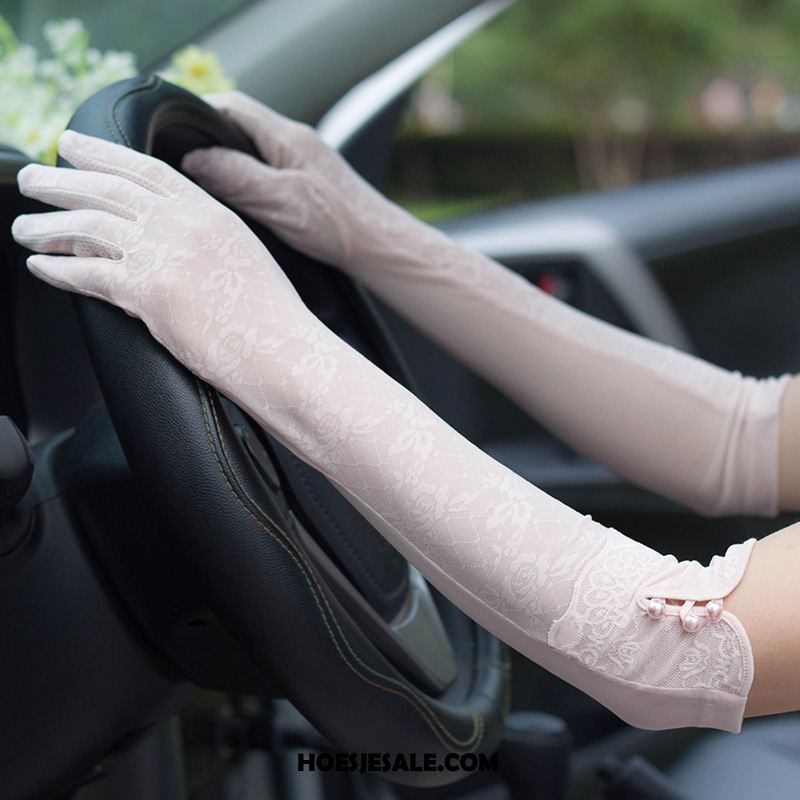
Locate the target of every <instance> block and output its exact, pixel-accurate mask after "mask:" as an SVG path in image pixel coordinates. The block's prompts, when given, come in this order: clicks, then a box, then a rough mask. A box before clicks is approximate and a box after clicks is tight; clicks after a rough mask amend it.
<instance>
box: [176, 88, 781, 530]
mask: <svg viewBox="0 0 800 800" xmlns="http://www.w3.org/2000/svg"><path fill="white" fill-rule="evenodd" d="M208 100H209V101H210V102H211V103H212V104H213V105H215V106H216V107H217V108H218V109H219V110H221V111H222V112H223V113H225V114H227V115H228V116H229V117H230V118H231V119H232V120H233V121H234V122H236V123H237V124H238V125H239V126H240V127H241V128H242V129H243V130H244V131H246V132H247V133H248V134H249V135H250V137H251V138H252V139H253V141H254V142H255V144H256V146H257V147H258V149H259V150H260V152H261V154H262V155H263V157H264V159H265V160H266V161H268V162H269V164H270V165H271V166H266V165H264V164H262V163H261V162H258V161H256V160H255V159H253V158H251V157H249V156H247V155H244V154H243V153H239V152H234V151H232V150H225V149H221V148H211V149H208V150H197V151H195V152H194V153H190V154H189V155H188V156H187V157H186V158H185V159H184V162H183V167H184V169H185V170H186V171H187V172H189V173H190V174H191V175H192V176H193V177H194V178H195V179H196V180H197V181H198V182H199V183H200V184H201V185H203V186H204V187H205V188H206V189H208V191H210V192H211V193H212V194H214V195H217V196H218V197H221V198H222V199H224V200H225V201H226V202H227V203H229V204H230V205H232V206H234V207H235V208H237V209H239V210H240V211H242V212H244V213H246V214H247V215H249V216H251V217H252V218H253V219H256V220H259V221H261V222H263V223H265V224H266V225H267V226H269V227H270V228H272V229H273V230H274V231H275V232H276V233H277V234H278V235H280V236H281V237H283V238H284V239H285V240H286V241H288V242H289V243H290V244H292V245H293V246H294V247H296V248H298V249H299V250H301V251H304V252H305V253H307V254H309V255H312V256H314V257H316V258H318V259H320V260H321V261H323V262H326V263H329V264H333V265H335V266H338V267H340V268H342V269H343V270H344V271H345V272H347V273H349V274H350V275H352V276H354V277H356V278H358V279H359V280H361V281H362V282H363V283H364V284H365V285H366V286H367V287H368V288H369V289H371V290H372V291H373V292H374V293H375V294H376V295H377V296H379V297H380V298H381V299H382V300H384V301H385V302H386V303H387V304H388V305H390V306H392V307H393V308H394V309H395V310H397V311H398V312H399V313H400V314H402V315H404V316H405V317H406V318H407V319H409V320H410V321H411V322H412V323H414V324H415V325H416V326H417V327H418V328H420V329H421V330H423V331H424V332H426V333H427V334H428V335H429V336H430V337H431V338H432V339H434V340H435V341H437V342H438V343H439V344H441V345H442V346H443V347H444V348H446V349H448V350H449V351H450V352H452V353H453V354H454V355H455V356H456V357H457V358H459V359H460V360H461V361H463V362H464V363H465V364H467V365H469V366H470V367H471V368H473V369H474V370H475V371H476V372H478V373H479V374H481V375H482V376H483V377H484V378H486V379H487V380H488V381H490V382H491V383H493V384H495V385H496V386H497V387H498V388H500V389H501V390H502V391H504V392H505V393H506V394H507V395H508V396H509V397H511V398H512V399H513V400H515V401H516V402H517V403H518V404H519V405H520V406H521V407H522V408H524V409H525V410H527V411H528V412H529V413H530V414H531V415H533V416H534V417H535V418H536V419H538V420H539V421H540V422H542V423H543V424H544V425H546V426H547V427H548V428H549V429H550V430H551V431H553V432H554V433H555V434H556V435H557V436H559V437H560V438H561V439H562V440H563V441H565V442H567V443H568V444H569V445H571V446H572V447H573V448H575V449H576V450H578V451H579V452H582V453H584V454H586V455H588V456H590V457H591V458H593V459H595V460H596V461H598V462H600V463H602V464H605V465H606V466H608V467H609V468H610V469H611V470H612V471H614V472H616V473H617V474H618V475H620V476H622V477H624V478H626V479H627V480H629V481H631V482H633V483H635V484H639V485H641V486H644V487H646V488H648V489H651V490H653V491H655V492H658V493H660V494H663V495H665V496H667V497H670V498H672V499H674V500H677V501H679V502H681V503H684V504H686V505H688V506H690V507H691V508H693V509H695V510H697V511H700V512H702V513H704V514H707V515H724V514H737V513H748V514H761V515H767V516H771V515H774V514H776V513H777V512H778V510H779V509H778V457H779V418H780V404H781V399H782V395H783V392H784V389H785V387H786V384H787V382H788V380H789V376H788V375H787V376H783V377H782V378H778V379H772V378H771V379H766V380H756V379H755V378H752V377H743V376H742V375H741V374H740V373H738V372H728V371H726V370H723V369H720V368H718V367H715V366H712V365H711V364H709V363H707V362H705V361H702V360H700V359H698V358H694V357H692V356H690V355H687V354H685V353H682V352H679V351H676V350H674V349H673V348H671V347H666V346H664V345H661V344H657V343H655V342H653V341H650V340H647V339H644V338H642V337H640V336H637V335H635V334H631V333H628V332H626V331H623V330H621V329H619V328H615V327H613V326H612V325H609V324H607V323H605V322H602V321H600V320H598V319H595V318H592V317H590V316H588V315H586V314H584V313H582V312H580V311H577V310H575V309H573V308H571V307H569V306H567V305H565V304H564V303H562V302H560V301H559V300H557V299H555V298H553V297H552V296H549V295H547V294H545V293H543V292H541V291H540V290H539V289H537V288H536V287H535V286H533V285H532V284H530V283H529V282H528V281H526V280H524V279H523V278H521V277H520V276H518V275H516V274H515V273H513V272H511V271H510V270H508V269H506V268H505V267H503V266H502V265H500V264H498V263H497V262H495V261H492V260H491V259H489V258H486V257H485V256H483V255H481V254H479V253H477V252H473V251H470V250H467V249H465V248H463V247H461V246H459V245H457V244H456V243H455V242H453V241H452V240H450V239H449V238H448V237H446V236H445V235H443V234H442V233H441V232H439V231H437V230H435V229H433V228H431V227H429V226H427V225H424V224H422V223H421V222H419V221H418V220H416V219H414V218H413V217H411V216H410V215H408V214H407V213H406V212H405V211H403V210H402V209H400V208H399V207H398V206H396V205H394V204H393V203H391V202H389V201H388V200H387V199H386V198H385V197H383V196H382V195H380V194H379V193H378V192H376V191H375V190H374V189H373V188H372V187H370V186H369V185H368V184H367V183H366V182H365V181H363V180H362V179H361V178H360V177H359V176H358V175H357V174H356V173H355V172H354V171H353V170H352V169H351V168H350V166H349V165H348V164H347V163H346V162H345V161H344V159H343V158H341V157H340V156H339V155H338V154H337V153H335V152H333V151H332V150H330V149H329V148H328V147H327V146H325V145H324V144H323V143H322V142H321V141H320V140H319V138H318V137H317V136H316V134H315V133H314V131H313V130H312V129H311V128H309V127H307V126H305V125H300V124H298V123H296V122H292V121H291V120H288V119H286V118H285V117H282V116H280V115H279V114H276V113H275V112H274V111H271V110H270V109H268V108H266V107H265V106H262V105H261V104H259V103H257V102H256V101H254V100H252V99H251V98H249V97H247V96H245V95H242V94H240V93H235V92H234V93H226V94H221V95H212V96H211V97H209V98H208Z"/></svg>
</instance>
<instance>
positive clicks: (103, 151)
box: [58, 130, 188, 197]
mask: <svg viewBox="0 0 800 800" xmlns="http://www.w3.org/2000/svg"><path fill="white" fill-rule="evenodd" d="M58 152H59V155H61V156H62V157H63V158H64V159H66V160H67V161H68V162H69V163H70V164H72V166H74V167H77V168H78V169H81V170H93V171H95V172H102V173H104V174H109V175H118V176H119V177H121V178H125V179H126V180H129V181H131V182H132V183H135V184H137V185H138V186H141V187H142V188H143V189H147V190H148V191H150V192H153V194H156V195H160V196H161V197H166V196H169V195H172V194H175V193H176V192H179V191H181V189H185V188H186V186H187V183H188V182H187V181H186V179H185V178H184V177H183V175H181V174H180V173H179V172H178V171H177V170H174V169H172V167H170V166H169V165H168V164H165V163H164V162H163V161H159V160H158V159H157V158H153V157H152V156H148V155H145V154H144V153H139V152H137V151H136V150H132V149H131V148H130V147H123V146H122V145H121V144H114V143H113V142H106V141H103V140H102V139H97V138H96V137H94V136H86V135H85V134H83V133H77V132H76V131H69V130H67V131H64V133H62V134H61V137H60V138H59V140H58Z"/></svg>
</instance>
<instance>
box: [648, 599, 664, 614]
mask: <svg viewBox="0 0 800 800" xmlns="http://www.w3.org/2000/svg"><path fill="white" fill-rule="evenodd" d="M666 605H667V604H666V603H665V602H664V601H663V600H662V599H661V598H660V597H654V598H652V599H651V600H650V602H649V603H648V604H647V616H648V617H650V619H658V618H659V617H662V616H663V615H664V610H665V609H666Z"/></svg>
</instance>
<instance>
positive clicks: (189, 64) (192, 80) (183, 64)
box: [163, 44, 234, 94]
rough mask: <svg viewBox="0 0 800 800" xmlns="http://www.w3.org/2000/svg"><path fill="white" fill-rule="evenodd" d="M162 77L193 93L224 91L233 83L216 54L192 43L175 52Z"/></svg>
mask: <svg viewBox="0 0 800 800" xmlns="http://www.w3.org/2000/svg"><path fill="white" fill-rule="evenodd" d="M163 77H164V78H166V79H167V80H168V81H172V83H175V84H177V85H178V86H182V87H183V88H184V89H188V90H189V91H190V92H194V93H195V94H206V93H208V92H224V91H227V90H228V89H232V88H233V85H234V84H233V81H232V80H230V78H228V77H227V76H226V75H225V70H224V69H223V67H222V64H221V63H220V60H219V58H218V57H217V54H216V53H213V52H211V51H210V50H201V49H200V48H199V47H197V45H193V44H190V45H188V46H187V47H184V48H183V49H182V50H179V51H178V52H177V53H175V55H174V56H173V57H172V62H171V64H170V67H169V68H168V69H167V70H166V71H165V72H164V73H163Z"/></svg>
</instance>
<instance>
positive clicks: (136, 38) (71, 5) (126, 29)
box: [2, 0, 251, 69]
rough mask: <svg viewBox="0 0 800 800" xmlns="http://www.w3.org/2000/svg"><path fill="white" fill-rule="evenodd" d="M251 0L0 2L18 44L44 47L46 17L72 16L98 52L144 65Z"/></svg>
mask: <svg viewBox="0 0 800 800" xmlns="http://www.w3.org/2000/svg"><path fill="white" fill-rule="evenodd" d="M250 1H251V0H136V2H131V0H39V2H35V3H34V2H31V0H3V5H2V15H3V16H4V17H5V18H6V20H7V21H8V22H9V23H10V24H11V27H12V28H13V29H14V30H15V31H16V32H17V35H18V36H19V38H20V39H21V40H22V41H23V42H28V43H30V44H32V45H33V46H34V47H36V48H38V49H39V50H42V49H45V43H44V40H43V38H42V27H43V26H44V23H45V22H47V21H48V20H50V19H62V18H64V17H77V18H78V19H80V20H81V21H82V22H83V23H84V25H85V26H86V28H87V29H88V31H89V33H90V34H91V37H92V45H93V46H94V47H98V48H100V49H101V50H130V51H132V52H133V53H135V54H136V56H137V60H138V63H139V65H140V67H141V68H143V69H147V68H148V67H150V66H152V65H153V64H154V63H157V62H158V61H160V60H161V59H162V58H164V57H165V56H167V55H169V54H170V53H171V52H172V51H173V50H175V49H176V48H178V47H180V46H181V45H182V44H185V43H186V42H188V41H191V40H192V39H193V38H195V37H196V36H197V35H198V34H199V33H200V32H201V31H202V30H203V29H204V28H206V27H207V26H209V25H211V24H213V23H214V22H216V21H218V20H219V19H220V18H221V17H223V16H225V15H226V14H228V13H229V12H231V11H233V10H234V9H237V8H240V7H241V6H244V5H247V4H248V3H249V2H250Z"/></svg>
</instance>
